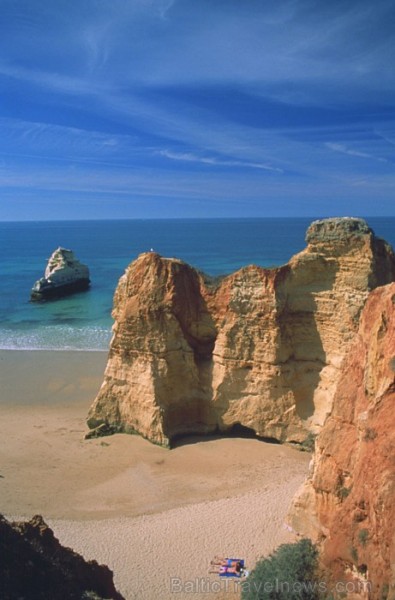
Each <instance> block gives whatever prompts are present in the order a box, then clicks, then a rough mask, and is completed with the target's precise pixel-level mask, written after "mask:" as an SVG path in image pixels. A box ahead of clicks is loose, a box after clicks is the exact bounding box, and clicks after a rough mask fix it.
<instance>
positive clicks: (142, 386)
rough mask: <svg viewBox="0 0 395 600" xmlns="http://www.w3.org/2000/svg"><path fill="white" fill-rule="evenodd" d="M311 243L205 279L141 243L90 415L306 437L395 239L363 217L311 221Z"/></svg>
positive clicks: (155, 433)
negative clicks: (269, 264) (278, 263)
mask: <svg viewBox="0 0 395 600" xmlns="http://www.w3.org/2000/svg"><path fill="white" fill-rule="evenodd" d="M306 240H307V244H308V245H307V248H306V249H305V250H304V251H303V252H301V253H300V254H297V255H296V256H294V257H293V258H292V259H291V260H290V262H289V263H288V264H287V265H284V266H282V267H279V268H275V269H263V268H261V267H257V266H248V267H245V268H243V269H241V270H239V271H237V272H236V273H233V274H232V275H229V276H227V277H224V278H223V279H222V280H220V281H218V280H211V279H209V278H207V277H205V276H204V275H202V274H201V273H199V272H197V271H196V270H195V269H193V268H192V267H190V266H189V265H187V264H185V263H183V262H182V261H180V260H176V259H167V258H162V257H161V256H159V255H158V254H155V253H153V252H150V253H146V254H142V255H140V256H139V257H138V259H137V260H136V261H135V262H133V263H132V264H131V265H130V266H129V267H128V269H127V270H126V273H125V274H124V275H123V277H122V278H121V280H120V282H119V285H118V288H117V290H116V293H115V297H114V310H113V317H114V319H115V325H114V335H113V339H112V342H111V347H110V353H109V359H108V364H107V368H106V372H105V379H104V382H103V385H102V387H101V389H100V391H99V394H98V396H97V398H96V400H95V402H94V404H93V406H92V407H91V409H90V412H89V417H88V425H89V427H90V428H91V429H95V428H97V427H99V428H100V430H101V431H104V432H109V431H129V432H138V433H140V434H142V435H143V436H145V437H147V438H149V439H150V440H152V441H154V442H157V443H159V444H164V445H168V444H169V443H170V441H171V440H172V439H173V438H174V437H175V436H177V435H179V434H185V433H188V432H195V433H208V432H213V431H226V430H229V429H231V428H232V427H233V426H235V425H242V426H244V427H247V428H250V429H251V430H253V431H255V432H256V434H257V435H259V436H262V437H270V438H275V439H277V440H280V441H290V442H298V443H303V442H304V441H305V440H306V437H307V436H308V435H309V434H315V433H316V432H317V431H319V429H320V428H321V426H322V424H323V423H324V421H325V419H326V417H327V415H328V414H329V412H330V411H331V408H332V398H333V393H334V389H335V386H336V383H337V380H338V377H339V373H340V371H339V369H340V366H341V363H342V360H343V358H344V356H345V354H346V353H347V350H348V348H349V345H350V342H351V340H352V338H353V337H354V335H355V333H356V330H357V326H358V321H359V316H360V312H361V309H362V307H363V305H364V303H365V301H366V298H367V296H368V294H369V292H370V290H372V289H373V288H375V287H376V286H378V285H382V284H385V283H388V282H390V281H393V280H394V279H395V260H394V254H393V252H392V249H391V248H390V247H389V246H388V244H386V243H385V242H384V241H382V240H380V239H378V238H376V237H375V235H374V233H373V232H372V230H371V229H370V228H369V227H368V225H367V224H366V223H365V221H363V220H361V219H352V218H348V219H326V220H323V221H316V222H314V223H312V225H311V226H310V227H309V229H308V231H307V236H306Z"/></svg>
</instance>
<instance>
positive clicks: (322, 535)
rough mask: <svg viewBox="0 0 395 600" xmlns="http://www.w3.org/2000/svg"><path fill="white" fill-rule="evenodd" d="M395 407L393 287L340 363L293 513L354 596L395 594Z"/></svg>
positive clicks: (371, 309)
mask: <svg viewBox="0 0 395 600" xmlns="http://www.w3.org/2000/svg"><path fill="white" fill-rule="evenodd" d="M394 407H395V284H391V285H388V286H385V287H381V288H378V289H376V290H374V291H373V292H372V293H371V294H370V296H369V298H368V301H367V303H366V306H365V308H364V310H363V313H362V317H361V323H360V328H359V331H358V334H357V336H356V339H355V341H354V342H353V344H352V346H351V348H350V349H349V352H348V355H347V357H346V359H345V361H344V363H343V368H342V372H341V376H340V378H339V381H338V386H337V390H336V393H335V398H334V404H333V411H332V414H331V415H330V417H329V418H328V419H327V421H326V423H325V425H324V427H323V429H322V431H321V433H320V435H319V436H318V438H317V440H316V450H315V457H314V464H313V467H312V474H311V477H310V478H309V479H308V481H307V482H306V484H305V485H304V486H303V488H302V490H301V491H300V493H299V494H298V496H297V497H296V498H295V500H294V503H293V507H292V509H291V514H290V523H291V524H292V526H293V527H294V528H295V529H296V530H297V531H299V532H300V533H302V534H304V535H307V536H309V537H311V538H313V539H315V540H318V541H319V542H321V547H322V558H323V562H324V565H325V566H326V567H327V569H328V572H330V573H331V574H332V579H333V581H336V580H342V579H345V580H347V579H350V580H353V581H354V584H355V585H354V587H353V586H352V582H351V585H350V586H349V589H350V590H351V589H354V590H355V591H357V592H358V593H357V594H355V596H353V597H355V598H372V599H376V598H379V599H382V600H385V599H387V598H388V600H390V599H392V598H394V595H393V594H394V590H395V526H394V523H395V502H394V499H395V427H394V426H395V417H394V414H395V413H394ZM366 581H368V582H369V584H368V583H366ZM335 591H336V590H335ZM334 596H335V598H340V597H341V595H340V594H336V593H335V594H334Z"/></svg>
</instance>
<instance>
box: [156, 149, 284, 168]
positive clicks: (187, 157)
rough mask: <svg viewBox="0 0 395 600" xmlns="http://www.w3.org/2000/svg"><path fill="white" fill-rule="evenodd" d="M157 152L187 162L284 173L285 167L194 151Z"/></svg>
mask: <svg viewBox="0 0 395 600" xmlns="http://www.w3.org/2000/svg"><path fill="white" fill-rule="evenodd" d="M157 154H160V155H161V156H164V157H166V158H170V159H171V160H181V161H186V162H198V163H202V164H205V165H213V166H224V167H247V168H251V169H262V170H264V171H274V172H276V173H284V171H283V169H279V168H278V167H272V166H271V165H267V164H263V163H254V162H247V161H242V160H231V159H229V160H227V159H220V158H215V157H207V156H197V155H196V154H193V153H192V152H173V151H172V150H159V151H157Z"/></svg>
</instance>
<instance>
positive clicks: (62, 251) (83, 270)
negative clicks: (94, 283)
mask: <svg viewBox="0 0 395 600" xmlns="http://www.w3.org/2000/svg"><path fill="white" fill-rule="evenodd" d="M89 286H90V279H89V269H88V267H87V266H86V265H84V264H82V263H80V261H79V260H77V259H76V257H75V256H74V252H72V251H71V250H67V249H66V248H58V249H57V250H55V252H53V254H52V255H51V257H50V258H49V260H48V264H47V267H46V269H45V273H44V277H41V279H39V280H38V281H36V283H35V284H34V286H33V288H32V291H31V294H30V300H31V301H33V302H37V301H41V300H49V299H54V298H61V297H62V296H68V295H70V294H74V293H75V292H81V291H84V290H87V289H88V288H89Z"/></svg>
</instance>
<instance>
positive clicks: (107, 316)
mask: <svg viewBox="0 0 395 600" xmlns="http://www.w3.org/2000/svg"><path fill="white" fill-rule="evenodd" d="M312 220H313V219H305V218H303V219H302V218H301V219H204V220H203V219H202V220H198V219H187V220H178V219H177V220H145V221H143V220H130V221H69V222H52V223H51V222H37V223H31V222H29V223H0V282H1V284H0V286H1V294H0V348H3V349H8V348H10V349H53V350H67V349H70V350H106V349H107V348H108V344H109V341H110V338H111V325H112V319H111V307H112V298H113V294H114V290H115V288H116V285H117V282H118V280H119V278H120V276H121V275H122V274H123V272H124V270H125V268H126V267H127V265H128V264H129V263H130V262H131V261H132V260H134V259H135V258H136V257H137V256H138V254H140V253H141V252H146V251H148V250H150V249H151V248H153V249H154V250H155V251H156V252H159V254H162V255H163V256H168V257H177V258H181V259H182V260H184V261H186V262H188V263H190V264H191V265H193V266H195V267H197V268H199V269H201V270H203V271H205V272H206V273H208V274H210V275H221V274H226V273H230V272H232V271H234V270H235V269H238V268H240V267H242V266H245V265H247V264H251V263H254V264H257V265H261V266H265V267H270V266H276V265H280V264H283V263H285V262H287V261H288V260H289V258H290V257H291V256H292V255H293V254H295V253H296V252H299V251H300V250H302V249H303V248H304V247H305V242H304V236H305V232H306V229H307V227H308V225H309V224H310V222H311V221H312ZM367 220H368V223H369V225H370V226H371V227H372V228H373V229H374V231H375V232H376V234H377V235H379V236H380V237H383V238H384V239H386V240H387V241H389V242H390V243H391V244H392V245H393V246H395V218H368V219H367ZM58 246H63V247H65V248H70V249H71V250H73V251H74V252H75V254H76V256H77V258H78V259H79V260H81V262H83V263H85V264H87V265H88V266H89V268H90V272H91V280H92V286H91V289H90V291H88V292H84V293H80V294H76V295H74V296H70V297H68V298H63V299H60V300H57V301H53V302H46V303H40V304H36V303H30V302H29V295H30V289H31V287H32V285H33V283H34V282H35V281H36V280H37V279H39V277H41V276H42V275H43V273H44V269H45V266H46V262H47V259H48V257H49V256H50V255H51V253H52V252H53V251H54V250H55V249H56V248H57V247H58Z"/></svg>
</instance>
